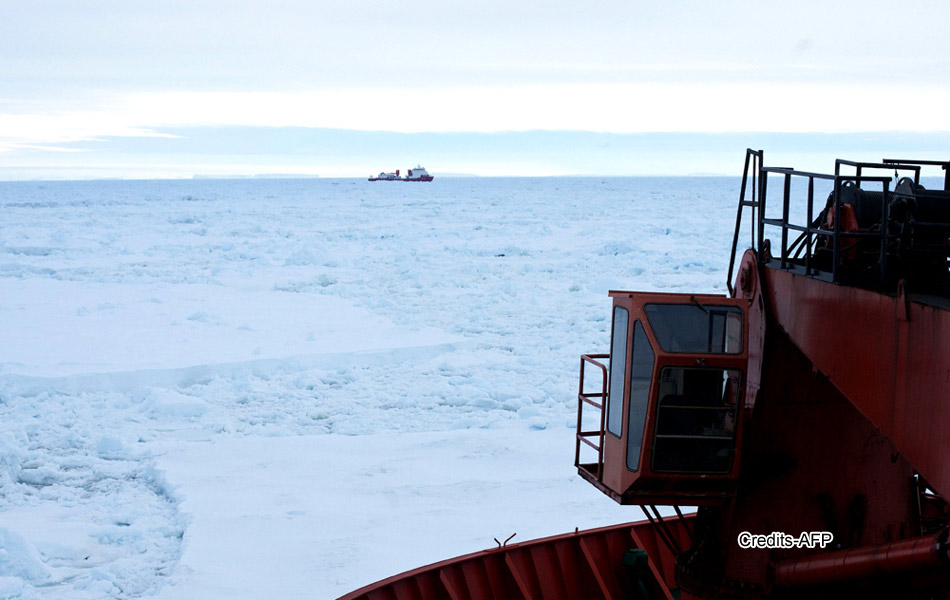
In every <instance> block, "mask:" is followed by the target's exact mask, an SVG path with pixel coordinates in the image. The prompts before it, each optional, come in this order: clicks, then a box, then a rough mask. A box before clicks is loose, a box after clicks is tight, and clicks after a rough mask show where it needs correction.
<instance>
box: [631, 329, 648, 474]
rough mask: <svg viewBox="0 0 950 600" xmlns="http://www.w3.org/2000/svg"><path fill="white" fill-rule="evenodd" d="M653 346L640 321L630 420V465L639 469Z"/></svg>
mask: <svg viewBox="0 0 950 600" xmlns="http://www.w3.org/2000/svg"><path fill="white" fill-rule="evenodd" d="M653 358H654V356H653V347H652V346H650V341H649V340H648V339H647V334H646V332H645V331H644V330H643V325H641V324H640V321H635V322H634V324H633V351H632V356H631V361H630V412H629V415H628V422H627V468H628V469H630V470H631V471H636V470H637V466H638V465H639V463H640V446H641V445H643V426H644V422H645V421H646V418H647V405H648V404H649V402H650V383H651V381H652V379H653Z"/></svg>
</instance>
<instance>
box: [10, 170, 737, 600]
mask: <svg viewBox="0 0 950 600" xmlns="http://www.w3.org/2000/svg"><path fill="white" fill-rule="evenodd" d="M737 194H738V179H725V178H629V179H628V178H607V179H600V178H539V179H488V178H459V179H450V178H438V177H437V178H436V180H435V181H434V182H432V183H431V184H425V185H421V184H420V185H408V184H403V183H369V182H365V181H360V180H324V179H320V180H233V181H213V180H202V181H128V182H121V181H99V182H21V183H13V182H7V183H0V210H2V215H3V220H2V221H0V322H2V326H0V598H24V599H28V598H65V599H92V598H135V597H142V596H145V597H158V598H162V599H176V598H189V599H212V598H215V599H217V598H248V599H250V598H262V597H280V598H317V599H325V598H335V597H337V596H339V595H341V594H343V593H345V592H348V591H350V590H352V589H354V588H357V587H359V586H362V585H365V584H367V583H370V582H372V581H375V580H377V579H380V578H382V577H386V576H389V575H392V574H395V573H398V572H401V571H404V570H407V569H410V568H413V567H416V566H420V565H423V564H427V563H431V562H434V561H436V560H440V559H443V558H447V557H450V556H454V555H458V554H462V553H467V552H472V551H476V550H481V549H484V548H488V547H491V546H494V544H495V542H494V540H493V538H496V537H497V538H498V539H502V540H503V539H504V538H507V537H508V536H509V535H511V534H512V533H515V532H517V534H518V535H517V537H516V538H515V540H514V541H524V540H527V539H530V538H534V537H538V536H543V535H551V534H555V533H561V532H565V531H571V530H573V528H574V527H580V528H586V527H593V526H598V525H606V524H610V523H616V522H621V521H630V520H636V519H638V518H639V517H640V515H639V513H638V512H635V510H632V509H630V508H628V507H620V506H617V505H615V504H614V503H613V502H612V501H610V500H609V499H607V498H606V497H605V496H603V495H602V494H600V492H598V491H596V490H595V489H594V488H593V487H591V486H590V485H588V484H586V483H584V482H582V481H581V480H580V479H579V478H578V477H577V476H576V475H575V474H574V468H573V465H572V462H573V452H574V422H575V419H576V393H577V392H576V390H577V369H578V355H579V354H581V353H582V352H604V351H606V350H607V346H608V340H609V331H608V329H609V316H610V301H609V298H608V297H607V295H606V293H607V290H608V289H652V290H668V291H687V290H688V291H700V292H713V293H724V290H725V271H726V268H727V266H728V265H727V261H728V257H729V244H730V242H731V239H732V227H733V224H734V218H735V202H736V197H737Z"/></svg>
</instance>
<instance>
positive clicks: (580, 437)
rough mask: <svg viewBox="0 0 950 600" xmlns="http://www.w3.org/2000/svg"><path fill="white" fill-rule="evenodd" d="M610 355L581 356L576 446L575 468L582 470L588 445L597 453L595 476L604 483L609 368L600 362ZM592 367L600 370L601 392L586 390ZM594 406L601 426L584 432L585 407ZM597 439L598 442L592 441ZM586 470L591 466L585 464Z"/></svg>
mask: <svg viewBox="0 0 950 600" xmlns="http://www.w3.org/2000/svg"><path fill="white" fill-rule="evenodd" d="M609 358H610V355H609V354H582V355H581V369H580V370H581V374H580V383H579V384H578V390H577V436H576V437H577V439H576V442H575V445H574V466H575V467H578V468H580V467H581V466H582V463H581V444H582V443H583V444H586V445H588V446H590V447H591V448H593V449H594V450H596V451H597V463H596V464H595V465H594V471H593V473H594V475H595V476H596V477H597V481H603V478H604V432H605V430H606V426H607V421H606V420H607V411H606V410H605V406H606V404H607V366H606V365H604V363H602V362H600V360H603V359H609ZM587 365H592V366H594V367H596V368H598V369H599V370H600V391H599V392H587V391H585V388H584V381H585V374H586V370H587V369H586V366H587ZM585 404H587V405H590V406H593V407H594V408H595V409H597V410H599V411H600V415H599V419H597V421H598V423H599V424H600V427H599V429H597V430H584V428H583V427H584V425H583V423H584V405H585ZM592 438H596V440H597V441H596V442H594V441H592ZM584 466H585V468H587V467H588V466H589V464H588V463H585V464H584Z"/></svg>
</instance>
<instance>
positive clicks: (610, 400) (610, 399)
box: [607, 306, 630, 437]
mask: <svg viewBox="0 0 950 600" xmlns="http://www.w3.org/2000/svg"><path fill="white" fill-rule="evenodd" d="M629 321H630V315H629V313H628V312H627V309H626V308H623V307H621V306H615V307H614V325H613V329H612V331H611V334H610V388H609V389H608V391H607V431H609V432H610V433H612V434H614V435H615V436H617V437H620V431H621V428H622V427H623V384H624V379H625V375H626V370H627V324H628V323H629Z"/></svg>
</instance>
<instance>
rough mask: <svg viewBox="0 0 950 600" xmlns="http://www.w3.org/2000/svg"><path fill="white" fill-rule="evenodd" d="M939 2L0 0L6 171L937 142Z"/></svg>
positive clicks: (528, 167) (388, 165)
mask: <svg viewBox="0 0 950 600" xmlns="http://www.w3.org/2000/svg"><path fill="white" fill-rule="evenodd" d="M948 16H950V6H948V5H947V4H946V3H944V2H907V3H905V6H902V7H900V8H896V6H895V5H894V4H893V3H884V2H877V1H871V2H868V1H862V2H857V1H852V0H846V1H842V2H827V0H825V1H820V2H818V1H813V0H804V1H801V2H796V3H794V4H791V3H766V2H746V1H740V0H725V1H722V2H702V1H692V0H678V1H677V0H672V1H666V2H649V3H648V2H642V1H639V0H626V1H604V2H592V3H577V2H561V1H558V0H548V1H546V2H543V3H541V2H527V1H520V2H519V1H517V0H504V1H496V0H481V1H479V2H453V1H450V0H440V1H435V0H413V1H410V2H404V3H392V2H384V1H367V0H345V1H327V0H324V1H309V2H305V1H297V0H288V1H279V0H278V1H268V2H264V1H260V2H258V1H240V0H238V1H207V0H192V1H181V2H179V1H174V0H171V1H170V0H162V1H161V2H120V1H111V0H106V1H97V0H91V1H78V0H42V1H37V2H16V1H12V0H0V82H2V86H0V179H24V178H26V179H29V178H74V177H75V178H87V177H186V176H191V175H192V174H240V175H249V174H254V173H300V174H316V175H320V176H365V175H369V174H371V173H375V172H378V171H380V170H392V169H395V168H406V167H412V166H414V165H415V164H416V163H422V164H424V165H425V166H426V167H427V168H428V169H429V170H430V171H431V172H433V173H435V174H439V173H444V174H453V173H454V174H478V175H577V174H580V175H585V174H586V175H646V174H702V173H720V174H730V173H732V174H735V171H737V170H738V169H737V167H733V166H731V165H739V164H740V163H741V160H742V152H743V151H744V148H745V147H746V146H754V145H756V144H757V143H760V142H762V143H765V142H770V143H776V141H778V142H779V146H778V147H773V148H769V149H768V150H771V151H772V153H773V154H775V153H777V156H778V157H781V158H785V156H786V154H784V153H785V152H788V154H787V156H788V157H789V158H798V159H802V160H805V162H806V163H807V162H808V161H809V160H810V159H812V158H813V159H816V160H817V159H818V158H821V159H824V158H826V154H827V155H829V156H833V155H836V154H837V153H838V152H839V149H840V148H842V147H858V148H859V149H862V150H864V151H866V152H868V155H861V156H854V155H852V156H850V158H855V159H859V160H873V159H875V158H880V154H881V153H884V154H887V153H889V152H890V149H891V148H892V145H891V144H890V143H889V140H891V139H897V140H900V141H901V143H907V144H909V146H910V147H909V148H908V151H911V152H914V151H916V152H918V153H919V154H917V155H916V156H918V157H920V158H940V159H945V158H946V156H945V155H942V154H940V152H941V150H940V149H941V148H947V147H948V145H950V144H948V143H947V142H948V141H950V134H948V132H950V116H948V114H947V111H946V109H945V107H946V106H948V105H950V59H948V57H950V52H948V51H950V38H948V36H946V35H945V34H944V33H945V32H944V25H945V23H946V21H947V17H948ZM736 134H740V135H738V136H737V135H736ZM774 134H785V136H784V137H782V136H778V137H776V135H774ZM811 134H823V135H821V136H817V137H815V138H814V139H815V141H814V143H813V144H809V136H810V135H811ZM697 135H699V136H702V141H701V142H699V143H698V145H699V146H708V147H709V150H708V151H706V152H700V151H697V150H696V146H697V142H696V140H697V139H698V138H696V137H695V136H697ZM605 139H609V140H611V141H612V143H613V145H615V146H617V148H616V149H617V150H618V152H620V151H623V152H626V154H623V155H620V154H619V153H613V152H611V151H609V150H605V146H604V140H605ZM869 139H873V140H877V141H878V142H879V143H880V144H881V145H880V146H872V145H869V144H868V143H867V142H868V140H869ZM710 140H713V141H712V142H711V143H710ZM716 140H718V143H717V142H716ZM737 140H740V141H738V143H737ZM781 140H789V142H788V146H789V147H790V148H791V147H794V148H796V149H789V150H786V146H785V144H784V143H782V142H781ZM915 140H917V141H915ZM657 142H659V145H660V146H663V147H664V148H665V150H664V151H662V152H658V151H654V150H650V147H651V146H652V145H653V144H655V143H657ZM307 148H309V149H310V150H309V151H305V149H307ZM631 148H640V150H637V151H631V150H630V149H631ZM800 148H805V150H804V153H803V154H802V153H799V152H800ZM308 152H309V153H308ZM828 153H830V154H828ZM726 156H734V157H735V158H734V159H731V160H727V159H726ZM795 166H799V165H798V164H796V165H795ZM801 166H802V167H806V166H809V167H810V166H811V165H808V164H805V165H801Z"/></svg>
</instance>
